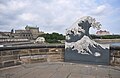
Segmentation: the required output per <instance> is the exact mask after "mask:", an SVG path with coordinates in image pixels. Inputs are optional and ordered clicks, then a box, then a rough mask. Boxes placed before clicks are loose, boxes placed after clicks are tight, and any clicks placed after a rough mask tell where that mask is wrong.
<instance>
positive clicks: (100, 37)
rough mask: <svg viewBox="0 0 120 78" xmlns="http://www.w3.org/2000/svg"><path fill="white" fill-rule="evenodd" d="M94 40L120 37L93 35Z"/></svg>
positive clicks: (117, 36)
mask: <svg viewBox="0 0 120 78" xmlns="http://www.w3.org/2000/svg"><path fill="white" fill-rule="evenodd" d="M91 37H92V39H120V35H103V36H98V35H91Z"/></svg>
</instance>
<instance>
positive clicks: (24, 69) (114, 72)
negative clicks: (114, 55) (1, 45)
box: [0, 62, 120, 78]
mask: <svg viewBox="0 0 120 78" xmlns="http://www.w3.org/2000/svg"><path fill="white" fill-rule="evenodd" d="M0 78H120V68H119V67H111V66H102V65H86V64H76V63H65V62H52V63H48V62H46V63H36V64H24V65H19V66H13V67H8V68H1V69H0Z"/></svg>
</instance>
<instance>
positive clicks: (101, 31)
mask: <svg viewBox="0 0 120 78" xmlns="http://www.w3.org/2000/svg"><path fill="white" fill-rule="evenodd" d="M96 34H97V35H110V32H109V31H106V30H104V31H103V30H100V31H97V32H96Z"/></svg>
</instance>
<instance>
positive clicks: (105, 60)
mask: <svg viewBox="0 0 120 78" xmlns="http://www.w3.org/2000/svg"><path fill="white" fill-rule="evenodd" d="M90 27H93V28H96V29H98V30H99V29H100V28H101V24H100V22H97V21H96V20H95V18H92V17H90V16H85V17H82V18H81V19H79V20H77V21H76V22H75V23H74V24H73V25H72V27H70V28H69V29H67V31H66V43H65V49H66V52H65V61H78V62H90V63H96V64H109V45H108V44H99V43H96V42H95V41H93V40H92V39H91V37H90V35H89V29H90Z"/></svg>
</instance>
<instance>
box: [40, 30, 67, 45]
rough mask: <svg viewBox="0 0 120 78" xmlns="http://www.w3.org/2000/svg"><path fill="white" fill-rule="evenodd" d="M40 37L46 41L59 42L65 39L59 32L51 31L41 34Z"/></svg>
mask: <svg viewBox="0 0 120 78" xmlns="http://www.w3.org/2000/svg"><path fill="white" fill-rule="evenodd" d="M40 37H44V38H45V40H46V42H48V43H61V42H60V40H65V36H63V35H62V34H59V33H55V32H53V33H52V34H49V33H47V34H42V35H40Z"/></svg>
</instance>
